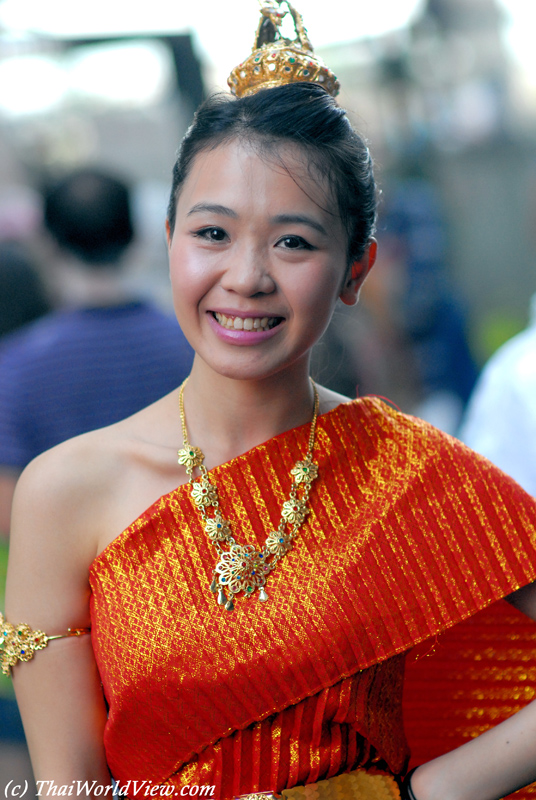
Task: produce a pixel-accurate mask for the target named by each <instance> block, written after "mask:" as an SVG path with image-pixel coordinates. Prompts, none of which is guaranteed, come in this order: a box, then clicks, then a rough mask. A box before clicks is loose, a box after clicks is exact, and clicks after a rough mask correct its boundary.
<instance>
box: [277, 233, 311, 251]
mask: <svg viewBox="0 0 536 800" xmlns="http://www.w3.org/2000/svg"><path fill="white" fill-rule="evenodd" d="M277 244H278V245H280V246H281V247H283V248H284V249H285V250H314V248H313V246H312V245H311V244H309V242H307V241H306V240H305V239H302V237H301V236H284V237H283V238H282V239H280V240H279V242H278V243H277Z"/></svg>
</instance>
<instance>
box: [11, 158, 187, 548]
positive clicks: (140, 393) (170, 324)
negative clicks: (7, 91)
mask: <svg viewBox="0 0 536 800" xmlns="http://www.w3.org/2000/svg"><path fill="white" fill-rule="evenodd" d="M44 218H45V225H46V227H47V229H48V231H49V232H50V234H51V235H52V237H53V239H54V241H55V244H56V248H57V253H56V259H57V263H56V266H57V268H58V270H59V273H60V275H61V289H62V292H63V294H64V296H65V297H66V298H68V305H67V307H66V308H64V309H62V310H59V311H56V312H54V313H51V314H48V315H47V316H45V317H44V318H42V319H41V320H38V321H37V322H36V323H34V324H33V325H31V326H30V327H29V328H26V329H25V330H24V331H21V332H20V333H17V334H13V335H12V336H11V337H9V342H7V343H6V344H5V345H4V346H0V531H1V532H2V533H3V534H4V535H7V534H8V531H9V518H10V512H11V501H12V496H13V491H14V488H15V484H16V481H17V478H18V476H19V474H20V472H21V471H22V470H23V468H24V467H25V466H26V464H28V463H29V462H30V461H31V460H32V459H33V458H35V457H36V456H37V455H39V454H40V453H42V452H43V451H45V450H48V449H49V448H51V447H53V446H54V445H56V444H59V443H60V442H62V441H64V440H66V439H70V438H72V437H73V436H77V435H79V434H81V433H85V432H87V431H90V430H93V429H95V428H100V427H103V426H105V425H109V424H112V423H113V422H117V421H118V420H120V419H123V418H124V417H127V416H129V415H130V414H133V413H134V412H136V411H138V410H139V409H141V408H143V407H144V406H146V405H148V404H150V403H152V402H154V401H155V400H157V399H158V398H159V397H161V396H162V395H164V394H166V393H167V392H169V391H170V390H171V389H172V388H173V387H174V386H176V385H177V383H180V381H181V380H183V378H184V377H185V376H186V375H187V374H188V371H189V369H190V366H191V362H192V352H191V349H190V347H189V345H188V343H187V342H186V339H185V338H184V336H183V334H182V332H181V330H180V328H179V326H178V324H177V322H176V320H175V319H174V318H171V317H168V316H166V315H165V314H164V313H163V312H162V311H160V310H159V309H157V308H155V307H153V306H152V305H151V304H150V303H148V302H145V301H144V300H140V299H138V298H137V297H134V296H132V294H131V292H130V290H129V289H128V288H127V287H126V285H125V281H124V279H123V271H124V270H123V269H122V268H123V267H124V265H125V262H126V261H127V254H128V251H129V246H130V245H131V243H132V241H133V238H134V230H133V225H132V219H131V208H130V197H129V190H128V188H127V186H126V185H125V184H124V183H123V182H122V181H121V180H118V179H117V178H115V177H114V176H111V175H108V174H106V173H104V172H102V171H100V170H97V169H90V168H86V169H82V170H78V171H75V172H73V173H71V174H69V175H67V176H66V177H64V178H62V179H61V180H59V181H58V182H57V183H56V184H55V185H53V186H52V187H51V188H49V189H48V190H47V191H46V193H45V208H44Z"/></svg>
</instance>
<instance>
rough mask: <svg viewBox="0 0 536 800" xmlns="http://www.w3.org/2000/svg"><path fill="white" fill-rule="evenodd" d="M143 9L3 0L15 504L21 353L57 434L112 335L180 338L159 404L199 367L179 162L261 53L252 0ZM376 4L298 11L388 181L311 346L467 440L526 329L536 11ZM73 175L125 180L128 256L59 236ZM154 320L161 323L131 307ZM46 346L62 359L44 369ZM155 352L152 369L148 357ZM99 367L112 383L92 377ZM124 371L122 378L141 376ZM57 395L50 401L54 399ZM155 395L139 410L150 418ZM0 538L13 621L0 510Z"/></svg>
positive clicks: (5, 238)
mask: <svg viewBox="0 0 536 800" xmlns="http://www.w3.org/2000/svg"><path fill="white" fill-rule="evenodd" d="M134 5H137V4H132V3H128V2H126V0H108V2H106V3H105V2H97V1H96V0H95V2H93V3H91V4H88V5H87V6H85V7H84V10H83V11H82V10H81V8H80V5H79V4H77V3H69V2H66V1H65V0H64V1H63V2H61V0H47V2H46V3H43V2H42V0H34V2H31V0H0V416H1V415H2V413H3V414H4V420H2V419H0V503H4V508H5V507H6V502H8V501H9V497H10V492H12V487H13V485H14V482H15V480H16V477H17V475H18V474H19V472H20V469H21V468H23V466H24V464H25V461H26V459H27V458H29V457H31V454H32V452H31V450H30V449H28V453H30V455H29V456H26V455H20V453H19V451H16V448H15V446H14V445H13V447H12V448H11V450H10V454H9V455H5V453H3V452H2V448H3V444H2V434H1V431H2V424H3V422H5V419H7V415H8V411H6V409H7V408H8V406H9V403H11V405H12V406H15V405H16V407H17V412H19V411H20V408H21V405H22V401H20V402H19V400H17V399H16V398H15V399H13V397H12V395H11V394H10V397H11V400H2V397H3V396H4V397H6V396H7V395H8V394H9V393H10V392H11V390H12V387H13V385H14V384H15V383H16V382H20V383H21V385H22V384H23V378H22V377H20V374H19V372H20V370H19V368H20V365H21V364H22V362H23V361H24V363H26V365H27V366H26V370H27V372H28V371H29V372H30V375H29V376H28V375H25V376H24V381H26V383H24V386H25V387H26V388H23V389H21V393H22V394H21V397H22V398H23V401H24V403H26V404H27V405H28V407H29V409H30V410H29V411H28V412H27V413H28V414H32V415H33V418H34V419H35V416H36V413H37V412H36V411H32V410H31V403H30V400H31V401H32V402H34V404H35V406H36V407H39V409H40V412H39V413H41V414H42V415H44V416H46V415H48V421H50V418H52V417H55V418H60V417H65V418H66V417H67V411H66V408H63V406H64V405H65V403H66V401H65V390H64V388H63V385H64V384H63V383H62V381H67V382H68V380H69V379H70V380H74V378H73V376H74V375H75V374H76V376H77V380H78V384H77V386H78V401H77V406H78V410H80V407H81V406H83V405H84V403H85V404H86V407H89V406H90V405H91V407H92V408H100V407H104V406H105V403H104V401H103V402H102V403H100V402H99V397H100V396H102V397H103V398H104V397H105V395H106V397H107V396H108V394H109V393H108V392H107V390H106V389H104V388H103V386H105V385H107V383H106V381H107V380H108V379H107V378H106V372H105V367H106V369H109V370H110V371H111V373H113V371H114V361H113V359H114V357H115V356H114V354H113V352H112V350H113V343H114V342H116V341H121V338H120V337H121V336H123V335H124V336H126V337H130V338H129V341H130V347H131V348H134V352H135V353H136V354H139V352H140V348H141V347H142V345H140V343H139V341H138V339H135V337H136V336H138V337H139V336H142V337H143V336H145V341H146V340H147V339H154V337H155V336H156V334H155V328H154V326H155V325H157V327H158V336H159V337H163V338H165V340H166V343H167V344H166V345H165V346H166V347H167V346H169V347H170V348H173V346H174V345H173V342H175V341H176V342H177V348H176V349H177V360H176V363H174V364H173V367H172V370H171V373H170V374H167V375H163V374H160V373H159V374H158V376H156V375H155V374H154V373H150V372H147V373H144V372H143V369H144V367H143V365H142V364H141V363H140V362H139V360H138V359H137V356H133V361H134V362H135V363H134V364H133V370H134V372H136V371H137V378H138V383H141V384H142V385H147V384H150V385H151V387H152V390H153V391H154V392H156V394H155V395H154V397H153V398H152V399H156V397H158V396H160V395H162V394H164V393H165V392H166V391H169V390H170V389H171V388H172V387H173V386H175V385H178V383H179V382H180V380H181V379H182V377H184V374H185V373H186V372H187V371H188V366H189V363H190V362H189V359H191V353H190V351H189V348H188V346H187V345H186V343H185V342H184V341H183V340H182V339H181V338H180V332H179V331H177V330H175V328H174V327H173V325H174V323H172V321H171V320H170V318H169V315H171V299H170V293H169V288H168V276H167V253H166V243H165V236H164V220H165V209H166V203H167V194H168V191H169V184H170V171H171V166H172V164H173V161H174V155H175V152H176V149H177V147H178V144H179V142H180V139H181V137H182V135H183V133H184V132H185V130H186V128H187V126H188V123H189V120H190V119H191V116H192V113H193V111H194V110H195V108H196V107H197V106H198V105H199V103H200V102H201V101H202V100H203V98H204V97H205V96H206V95H207V94H208V93H210V92H212V91H215V90H222V89H225V88H226V87H225V79H226V76H227V74H228V73H229V71H230V70H231V69H232V68H233V67H234V66H235V64H236V62H237V61H238V60H240V58H241V57H245V56H246V55H247V54H248V48H249V47H250V46H251V45H252V44H253V32H254V30H255V27H256V24H257V19H258V9H257V5H256V3H255V2H254V0H233V2H232V3H227V4H225V3H219V4H217V3H215V2H211V1H210V0H200V2H198V3H197V4H190V6H193V5H195V6H196V7H195V8H193V7H185V4H183V3H178V2H170V1H169V0H153V2H152V3H148V4H143V5H142V4H140V7H139V8H138V9H137V10H136V8H134V7H133V6H134ZM361 5H363V6H364V5H365V4H359V3H353V4H351V5H349V4H348V3H347V2H346V0H332V1H331V2H330V3H329V4H327V3H326V2H320V0H301V2H300V3H298V7H299V10H300V11H301V12H302V13H303V15H304V17H305V21H306V24H307V27H308V31H309V34H310V37H311V40H312V42H313V44H314V45H315V46H316V49H317V51H318V53H319V54H320V55H321V56H322V57H323V58H324V60H325V61H326V62H327V63H328V64H329V66H330V67H331V68H332V69H333V70H334V71H335V72H336V73H337V75H338V77H339V79H340V82H341V85H342V87H343V88H342V92H341V95H340V98H339V102H340V104H341V105H343V106H344V107H345V108H347V109H348V110H349V112H350V115H351V118H352V120H353V122H354V123H355V125H356V127H357V128H358V129H359V130H360V131H361V132H362V133H364V134H365V136H366V137H367V138H368V139H369V140H370V142H371V149H372V152H373V156H374V158H375V161H376V164H377V175H378V179H379V184H380V189H381V203H380V217H379V224H378V233H377V238H378V241H379V259H378V263H377V266H376V268H375V270H374V271H373V272H372V274H371V276H370V278H369V279H368V281H367V283H366V285H365V287H364V289H363V292H362V298H361V303H360V305H359V307H358V310H357V311H355V310H350V311H348V310H347V309H346V308H345V309H341V310H340V311H338V312H336V315H335V318H334V320H333V323H332V325H331V327H330V329H329V330H328V332H327V333H326V335H325V337H324V339H323V341H322V342H321V343H320V344H319V345H318V348H317V352H316V354H315V359H314V360H315V364H314V370H315V375H316V377H317V379H318V380H320V381H321V382H322V383H324V384H326V385H328V386H330V387H332V388H334V389H336V390H338V391H342V392H343V393H345V394H348V395H350V396H355V394H356V392H357V393H358V394H360V395H363V394H377V395H381V396H385V397H388V398H389V399H390V400H391V401H392V402H393V403H395V404H396V405H398V406H399V407H400V408H401V409H402V410H403V411H405V412H408V413H413V414H417V415H419V416H423V417H424V418H425V419H428V420H429V421H431V422H433V423H434V424H436V425H438V426H439V427H441V428H442V429H444V430H446V431H447V432H450V433H453V434H456V433H457V432H458V431H459V430H460V425H461V424H462V421H463V415H464V409H465V407H466V405H467V401H468V399H469V397H470V395H471V392H472V390H473V388H474V385H475V382H476V380H477V378H478V375H479V371H480V369H481V368H482V366H483V364H484V363H485V362H486V361H487V359H488V358H489V357H490V356H491V355H492V354H493V353H494V351H495V350H497V348H499V347H500V346H501V345H502V344H503V343H504V342H505V341H507V340H508V339H509V338H510V337H512V336H513V335H514V334H516V333H518V332H519V331H521V330H522V329H523V328H524V327H525V326H526V325H527V322H528V314H529V300H530V296H531V294H532V293H533V292H535V291H536V241H535V237H534V233H533V232H534V230H535V224H534V223H535V221H536V55H535V52H534V47H533V42H531V40H530V34H531V32H533V30H534V24H533V23H534V21H535V18H536V9H534V8H533V7H532V5H533V4H532V3H530V2H524V1H523V0H517V1H516V0H405V2H403V1H402V0H396V2H395V1H394V0H393V1H391V0H376V2H375V3H374V4H370V3H369V4H367V5H368V6H371V5H373V6H374V8H360V6H361ZM73 175H78V176H79V178H80V176H81V180H82V183H81V184H80V185H78V184H75V185H74V189H73V187H72V186H71V190H72V191H73V192H74V194H72V195H71V196H70V199H69V200H68V201H64V205H65V208H73V207H76V203H79V204H80V205H81V206H84V208H85V209H86V211H85V212H84V213H85V214H87V213H89V212H87V207H86V206H87V203H89V202H90V200H91V197H92V196H93V197H95V192H97V191H101V189H102V187H101V189H98V186H97V184H98V181H99V180H101V179H103V180H108V179H109V180H112V181H116V182H117V184H114V185H121V186H123V187H124V189H125V192H126V196H128V200H125V199H124V200H118V203H119V205H121V203H124V204H125V205H124V208H123V211H122V212H117V206H116V207H115V210H110V209H108V210H107V212H106V216H107V218H108V221H109V219H110V215H111V214H112V213H116V212H117V213H122V214H123V216H124V217H125V219H126V217H128V226H129V230H130V233H129V235H128V236H126V238H124V240H123V241H122V242H121V243H120V245H118V246H117V247H116V248H115V249H114V247H115V245H114V247H112V249H111V250H109V251H107V252H104V253H103V252H100V251H99V252H97V253H95V252H90V253H89V255H88V252H89V251H91V250H92V246H89V247H88V248H86V249H85V250H84V248H82V251H81V250H80V248H78V249H77V248H76V247H73V242H72V239H71V240H68V237H67V238H66V235H64V234H62V233H61V231H60V232H58V225H57V223H54V220H53V219H52V217H51V212H50V203H51V198H54V197H57V195H55V194H54V193H55V192H58V191H59V190H60V188H61V187H62V186H63V187H64V188H65V186H66V185H67V184H66V181H68V180H71V178H72V176H73ZM84 181H85V182H84ZM69 185H70V184H69ZM77 187H78V188H77ZM108 194H109V193H108ZM97 198H98V196H97ZM96 202H97V205H99V207H100V206H101V205H102V203H101V200H99V199H97V201H96ZM60 205H61V203H60ZM65 208H64V209H63V212H62V213H64V214H65V213H66V211H65ZM125 209H126V210H125ZM52 216H53V215H52ZM104 222H105V221H104ZM123 222H124V219H123ZM101 223H102V224H104V223H103V221H102V220H101V221H100V222H98V224H101ZM62 224H64V225H65V226H67V227H68V226H69V225H71V226H74V228H73V229H76V231H75V236H77V237H80V236H83V233H82V232H81V231H82V228H83V226H87V225H89V224H90V222H88V220H87V216H86V217H84V219H83V220H82V221H81V220H80V219H78V220H77V221H73V220H72V219H71V220H70V221H69V220H67V221H65V220H64V222H63V223H62ZM91 224H93V223H91ZM95 224H97V223H95ZM121 224H123V223H121ZM125 224H127V223H125ZM77 225H78V226H79V227H78V228H76V226H77ZM115 229H116V230H117V226H116V228H115ZM116 244H117V243H116ZM140 309H142V311H143V314H145V315H148V316H149V317H150V320H151V321H150V322H149V321H148V319H146V317H145V316H144V317H143V319H141V318H140V317H138V316H136V315H139V314H142V311H140ZM97 311H98V313H97ZM112 314H113V315H114V320H115V321H113V322H110V320H108V322H109V323H110V325H111V327H110V328H107V329H106V330H107V331H108V332H107V333H106V334H105V339H104V340H103V341H100V342H98V341H95V343H94V344H93V345H92V354H91V358H93V359H94V361H91V358H90V355H89V354H87V353H82V354H80V355H77V354H76V351H73V350H72V349H71V350H70V351H69V353H70V355H68V356H65V357H63V358H64V360H63V361H62V362H61V363H62V364H64V367H63V368H62V367H61V364H60V365H58V363H57V359H58V358H59V355H58V354H60V355H61V352H63V351H61V348H60V347H59V345H58V341H59V339H61V337H62V336H63V337H64V338H65V339H67V341H68V343H69V346H71V345H72V346H73V347H74V345H73V344H72V343H73V341H74V339H75V338H76V337H75V335H74V333H73V330H75V328H76V330H77V331H78V332H79V331H80V316H81V315H82V316H83V315H85V316H84V325H86V323H87V324H88V325H90V326H91V324H92V323H91V322H90V323H88V317H89V316H91V315H93V317H95V315H97V317H98V319H97V321H96V322H95V326H96V327H97V328H98V329H99V330H100V331H101V334H102V331H103V330H104V328H103V325H104V323H103V321H102V320H103V316H106V317H110V315H112ZM73 315H75V316H76V315H78V316H76V320H75V321H74V322H73V319H74V317H73ZM99 315H100V316H99ZM133 315H134V316H133ZM118 317H121V319H120V320H119V319H118ZM126 317H129V319H130V320H131V322H130V328H128V326H127V328H128V330H127V329H125V327H124V322H125V319H126ZM155 320H157V322H155ZM66 321H67V322H66ZM108 322H107V323H106V324H108ZM28 326H30V327H29V328H28ZM62 326H63V328H62ZM69 326H74V327H69ZM169 326H171V327H169ZM134 329H135V331H136V332H135V333H134ZM83 330H84V331H86V328H83ZM62 331H63V333H62ZM125 331H126V332H125ZM88 335H89V334H87V333H84V337H85V341H86V342H87V341H88ZM58 337H59V339H58ZM133 337H134V338H133ZM158 341H163V339H162V338H160V339H159V340H158ZM132 342H134V344H132ZM143 346H145V345H143ZM47 347H48V350H47ZM162 347H164V345H162ZM17 348H18V349H17ZM30 351H31V357H30V355H28V353H29V352H30ZM51 354H53V356H54V358H55V359H56V361H55V362H54V364H52V362H50V364H49V361H47V359H50V358H52V355H51ZM69 359H70V360H69ZM147 360H148V362H150V363H151V364H153V366H154V358H153V356H151V355H150V353H148V354H147ZM91 364H93V366H91ZM6 365H7V366H6ZM28 365H29V366H28ZM47 365H48V366H47ZM2 370H4V372H2ZM10 370H11V371H10ZM47 370H48V371H47ZM97 373H98V374H100V379H101V381H102V382H101V384H100V386H95V385H93V384H92V383H91V382H92V380H93V379H94V377H95V375H96V374H97ZM38 374H39V378H38ZM2 375H3V376H4V377H3V378H2ZM140 376H141V378H140ZM121 378H122V382H124V383H126V385H127V386H130V385H131V383H132V382H133V381H135V379H136V378H135V376H132V377H131V378H129V379H127V378H125V376H123V375H122V376H121ZM30 379H31V380H30ZM34 379H35V380H34ZM2 380H3V381H4V384H5V385H4V387H2V385H1V382H2ZM129 380H130V381H131V383H130V384H129V383H128V381H129ZM31 381H33V382H31ZM7 383H9V387H7ZM51 385H53V386H54V387H56V391H55V394H54V392H53V393H52V394H53V395H54V397H52V398H49V396H48V394H47V392H49V394H50V387H51ZM108 385H109V384H108ZM8 388H9V392H8ZM99 392H100V394H99ZM110 397H112V399H113V395H110ZM150 400H151V397H149V398H147V397H146V396H143V397H140V399H139V407H141V406H143V405H145V404H146V403H148V402H150ZM113 405H114V403H113V402H112V406H113ZM116 407H117V413H118V415H119V416H125V415H126V414H127V413H131V411H133V410H135V409H134V408H131V407H130V406H127V405H125V404H124V403H120V402H119V401H118V402H117V404H116ZM64 412H65V413H64ZM11 413H12V410H10V411H9V414H11ZM82 417H83V419H82V420H80V414H78V418H77V420H78V421H77V422H76V424H77V425H79V426H81V427H80V428H79V429H76V428H73V429H70V428H68V427H67V428H65V430H67V431H71V432H70V433H69V434H68V435H74V433H78V432H82V430H83V429H84V427H85V429H88V428H89V427H91V426H93V427H95V426H96V425H97V423H98V424H106V423H107V422H109V421H113V419H112V418H111V417H104V418H103V419H102V421H100V422H99V421H98V420H97V421H96V422H95V420H94V419H93V417H91V416H90V415H86V416H85V417H84V415H82ZM46 422H47V420H45V423H46ZM18 425H19V427H20V426H21V425H22V423H21V422H20V421H19V422H18ZM65 435H67V434H66V433H61V434H58V436H60V438H61V436H65ZM58 440H59V439H58ZM43 441H46V442H50V441H52V440H48V439H43ZM52 443H55V442H54V441H52ZM40 446H41V445H35V449H34V452H33V454H36V452H37V451H38V450H39V447H40ZM47 446H50V444H48V445H47ZM42 447H43V448H44V445H43V446H42ZM2 481H3V482H2ZM10 487H11V488H10ZM6 498H7V500H6ZM0 516H1V515H0ZM0 527H2V533H3V534H4V544H3V545H2V554H1V556H0V608H3V600H2V597H1V593H2V587H3V583H4V573H5V566H6V562H7V549H8V547H7V533H8V530H7V528H8V523H7V522H6V521H5V516H4V518H3V521H0ZM29 774H30V769H29V765H28V760H27V755H26V753H25V749H24V744H23V734H22V729H21V727H20V721H19V719H18V716H17V713H16V710H15V705H14V702H13V698H12V694H11V688H10V684H9V681H8V680H7V679H6V680H5V681H3V682H2V683H0V779H3V780H7V779H17V778H18V777H19V776H20V777H22V778H24V777H26V776H28V775H29ZM0 786H3V782H2V780H0Z"/></svg>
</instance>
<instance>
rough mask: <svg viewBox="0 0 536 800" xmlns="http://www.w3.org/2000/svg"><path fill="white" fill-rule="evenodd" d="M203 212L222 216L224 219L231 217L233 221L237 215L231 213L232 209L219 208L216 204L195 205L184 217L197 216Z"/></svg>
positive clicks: (233, 212)
mask: <svg viewBox="0 0 536 800" xmlns="http://www.w3.org/2000/svg"><path fill="white" fill-rule="evenodd" d="M203 211H205V212H208V213H209V214H223V216H225V217H233V218H234V219H236V218H237V217H238V214H237V213H236V211H233V209H232V208H227V206H220V205H218V204H217V203H196V204H195V205H194V206H192V207H191V209H190V210H189V211H188V213H187V215H186V216H187V217H189V216H191V215H192V214H197V213H199V212H203Z"/></svg>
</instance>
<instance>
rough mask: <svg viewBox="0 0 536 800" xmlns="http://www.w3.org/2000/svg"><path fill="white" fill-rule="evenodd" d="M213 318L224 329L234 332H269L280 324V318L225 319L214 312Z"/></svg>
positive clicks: (224, 316) (222, 315) (225, 317)
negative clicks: (230, 329)
mask: <svg viewBox="0 0 536 800" xmlns="http://www.w3.org/2000/svg"><path fill="white" fill-rule="evenodd" d="M214 316H215V317H216V319H217V320H218V322H219V323H220V325H222V326H223V327H224V328H232V329H233V330H235V331H269V330H270V328H273V327H275V326H276V325H277V324H278V322H280V320H281V317H245V318H243V317H227V316H226V315H225V314H219V313H218V312H217V311H215V312H214Z"/></svg>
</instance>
